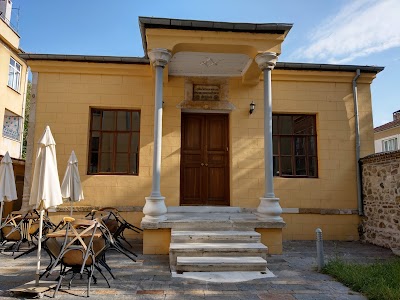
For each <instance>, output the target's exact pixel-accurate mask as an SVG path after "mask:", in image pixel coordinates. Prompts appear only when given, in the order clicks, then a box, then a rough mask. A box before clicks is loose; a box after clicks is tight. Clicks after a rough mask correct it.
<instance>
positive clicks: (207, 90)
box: [193, 84, 220, 101]
mask: <svg viewBox="0 0 400 300" xmlns="http://www.w3.org/2000/svg"><path fill="white" fill-rule="evenodd" d="M219 100H220V87H219V85H209V84H193V101H219Z"/></svg>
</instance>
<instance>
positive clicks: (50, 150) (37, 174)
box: [29, 126, 62, 285]
mask: <svg viewBox="0 0 400 300" xmlns="http://www.w3.org/2000/svg"><path fill="white" fill-rule="evenodd" d="M29 204H30V205H34V206H35V207H36V209H39V210H40V225H39V241H38V253H37V269H36V285H39V275H40V254H41V250H42V249H41V248H42V247H41V241H42V230H43V213H44V210H45V209H48V208H50V207H55V206H57V205H60V204H62V197H61V189H60V180H59V178H58V170H57V158H56V143H55V141H54V138H53V135H52V134H51V131H50V127H49V126H46V129H45V131H44V133H43V136H42V138H41V139H40V141H39V145H38V151H37V155H36V161H35V170H34V172H33V180H32V188H31V194H30V199H29Z"/></svg>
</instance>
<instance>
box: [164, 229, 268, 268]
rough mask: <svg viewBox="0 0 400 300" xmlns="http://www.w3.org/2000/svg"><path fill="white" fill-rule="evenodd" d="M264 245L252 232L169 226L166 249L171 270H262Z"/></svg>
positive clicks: (264, 253)
mask: <svg viewBox="0 0 400 300" xmlns="http://www.w3.org/2000/svg"><path fill="white" fill-rule="evenodd" d="M267 253H268V248H267V247H266V246H265V245H263V244H262V243H261V242H260V234H259V233H258V232H256V231H251V230H246V231H244V230H243V231H240V230H239V231H237V230H221V231H208V230H204V231H203V230H201V228H196V230H187V229H172V231H171V244H170V251H169V259H170V267H171V271H173V272H177V273H182V272H223V271H256V272H265V271H266V268H267V261H266V260H265V259H266V256H267Z"/></svg>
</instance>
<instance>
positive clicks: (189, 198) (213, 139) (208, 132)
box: [180, 113, 229, 205]
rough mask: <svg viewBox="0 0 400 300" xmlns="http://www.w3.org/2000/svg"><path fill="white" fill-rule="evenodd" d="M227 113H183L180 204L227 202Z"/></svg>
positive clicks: (217, 203)
mask: <svg viewBox="0 0 400 300" xmlns="http://www.w3.org/2000/svg"><path fill="white" fill-rule="evenodd" d="M228 124H229V123H228V115H222V114H188V113H183V114H182V148H181V188H180V198H181V199H180V200H181V205H229V152H228Z"/></svg>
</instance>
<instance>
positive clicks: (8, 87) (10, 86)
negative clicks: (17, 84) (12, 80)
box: [7, 84, 21, 95]
mask: <svg viewBox="0 0 400 300" xmlns="http://www.w3.org/2000/svg"><path fill="white" fill-rule="evenodd" d="M7 87H8V88H9V89H11V90H13V91H14V92H16V93H17V94H19V95H21V93H20V92H19V91H17V90H16V89H14V88H13V87H11V86H9V85H8V84H7Z"/></svg>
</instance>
